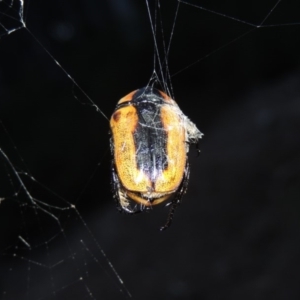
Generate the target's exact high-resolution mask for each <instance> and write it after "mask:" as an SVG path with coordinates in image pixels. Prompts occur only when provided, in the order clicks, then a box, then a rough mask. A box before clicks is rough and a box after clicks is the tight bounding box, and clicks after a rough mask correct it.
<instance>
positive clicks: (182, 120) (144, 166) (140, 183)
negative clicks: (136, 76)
mask: <svg viewBox="0 0 300 300" xmlns="http://www.w3.org/2000/svg"><path fill="white" fill-rule="evenodd" d="M110 129H111V139H110V148H111V153H112V156H113V159H112V190H113V193H114V198H115V199H116V201H117V203H118V208H119V210H121V211H124V212H127V213H130V214H133V213H138V212H142V211H144V210H148V209H150V208H151V207H152V206H153V205H157V204H160V203H162V202H164V201H166V200H168V199H170V198H171V199H172V200H171V202H170V203H169V204H171V209H170V212H169V216H168V219H167V222H166V224H165V225H164V226H162V227H161V230H164V229H166V228H168V227H169V226H170V225H171V222H172V219H173V215H174V212H175V209H176V207H177V206H178V205H179V204H180V203H181V199H182V196H183V195H184V194H185V192H186V190H187V184H188V180H189V163H188V157H187V153H188V152H189V146H190V144H196V145H197V144H198V141H199V139H200V138H201V137H202V135H203V134H202V133H201V132H200V130H199V129H197V127H196V125H195V124H194V123H192V122H191V121H190V120H189V119H188V117H187V116H185V115H184V114H183V112H182V111H181V110H180V108H179V106H178V105H177V103H176V102H175V101H174V100H173V99H172V98H171V97H169V96H168V95H167V94H166V93H164V92H162V91H160V90H158V89H156V88H154V87H152V86H147V87H144V88H141V89H138V90H135V91H133V92H131V93H129V94H128V95H126V96H125V97H123V98H122V99H121V100H120V101H119V102H118V103H117V106H116V108H115V110H114V112H113V114H112V116H111V119H110Z"/></svg>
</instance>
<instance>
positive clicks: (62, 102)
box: [0, 0, 300, 300]
mask: <svg viewBox="0 0 300 300" xmlns="http://www.w3.org/2000/svg"><path fill="white" fill-rule="evenodd" d="M0 12H1V15H0V35H1V41H0V45H1V70H0V78H1V79H2V80H1V91H0V93H1V94H0V97H1V108H0V119H1V128H0V130H1V135H0V137H1V138H0V156H1V172H0V178H1V181H0V182H1V188H0V199H1V201H0V220H1V221H0V222H1V223H0V227H1V237H2V239H1V240H2V241H1V248H0V259H1V281H0V292H1V297H0V298H1V299H5V300H6V299H66V298H67V299H68V298H71V297H73V298H74V299H85V298H86V299H100V298H104V299H119V298H120V299H123V298H130V297H131V294H133V297H136V298H141V297H142V298H143V299H153V298H155V297H159V296H161V295H164V298H174V299H176V298H180V297H181V298H182V297H183V298H185V299H189V298H192V297H195V295H196V296H199V295H202V296H203V295H204V293H205V292H204V291H206V290H205V287H204V286H205V284H207V286H209V284H210V283H211V282H217V285H218V286H220V287H221V288H220V290H222V283H219V281H218V280H216V279H215V278H214V280H209V279H207V280H204V281H203V283H202V284H201V289H200V288H199V287H197V284H196V282H197V281H198V280H199V279H197V278H198V275H199V272H200V269H202V268H203V270H206V271H209V269H210V266H211V265H212V263H208V264H206V263H205V260H200V259H198V258H197V257H198V253H197V251H196V250H195V249H198V250H199V247H198V246H197V247H196V248H195V244H196V245H198V243H199V244H200V240H198V234H199V230H200V231H202V230H204V229H203V228H205V227H206V226H208V225H207V224H208V223H209V221H208V220H207V219H206V218H205V216H204V215H202V219H203V220H206V221H207V223H205V222H204V221H203V222H202V221H199V223H197V222H196V221H195V222H196V223H193V221H191V220H189V217H187V216H188V215H193V214H188V209H191V210H193V209H194V206H193V205H194V204H191V203H195V201H194V202H193V201H192V199H193V197H194V198H195V195H198V193H204V194H205V188H203V189H204V191H203V190H202V191H199V190H197V189H196V188H195V187H196V186H197V185H198V181H197V180H199V179H195V181H194V183H193V181H192V180H191V187H190V189H191V194H190V196H188V195H187V196H186V197H187V198H189V197H190V199H189V200H187V201H185V200H184V205H182V207H180V210H182V213H181V212H178V216H177V215H176V220H175V221H174V222H175V224H174V225H173V227H174V228H172V229H170V232H167V233H166V234H165V235H164V236H163V235H160V234H159V233H158V232H157V229H158V228H159V226H160V225H161V223H162V222H163V220H164V219H163V218H164V217H165V214H166V211H167V210H166V209H164V208H163V209H162V211H159V210H158V211H157V212H156V211H155V212H152V213H149V214H143V215H140V216H136V217H133V218H132V217H130V218H128V217H127V216H123V215H119V214H117V213H116V210H115V207H114V203H113V201H112V196H111V191H110V188H109V181H110V170H109V167H110V162H109V153H108V146H109V145H108V138H109V136H108V130H109V126H108V122H107V118H108V117H107V116H109V114H110V113H111V112H112V111H113V109H114V106H115V104H116V102H117V99H119V98H121V97H122V96H124V95H125V94H126V93H128V92H130V91H132V90H134V89H136V88H138V87H142V86H145V85H146V84H147V83H148V82H149V78H150V77H151V78H152V79H153V78H154V79H155V80H157V81H158V82H160V86H161V87H162V88H163V89H164V90H166V91H168V92H169V93H170V94H171V95H172V96H173V97H175V98H176V100H177V99H180V100H178V103H179V105H180V107H181V108H182V109H183V111H184V112H186V114H187V115H188V116H189V117H190V118H191V119H192V120H195V123H196V124H197V125H198V127H199V128H200V129H201V131H202V130H203V132H204V133H206V132H209V131H210V129H211V128H212V126H213V123H214V122H215V121H217V120H219V119H220V117H221V114H222V112H224V110H225V108H227V107H229V106H231V105H234V104H235V103H237V102H238V101H239V99H240V95H243V94H246V91H248V90H249V89H251V88H252V89H253V86H258V85H260V84H261V83H262V82H271V81H274V80H278V78H280V77H281V76H282V74H290V73H291V72H295V71H296V70H298V69H299V58H298V57H299V55H298V53H299V50H300V49H299V48H300V43H299V42H298V39H297V36H298V35H299V30H300V23H299V22H300V20H299V14H298V12H299V5H298V4H297V2H296V1H284V0H282V1H263V2H262V1H247V2H245V3H240V2H237V1H226V2H222V1H213V3H206V2H205V1H196V0H189V1H171V3H168V4H165V3H163V2H161V3H160V2H156V3H154V2H150V3H148V1H146V2H143V3H140V1H139V3H133V2H130V1H124V2H123V4H120V3H119V2H117V1H107V2H102V3H98V1H88V2H87V3H85V1H80V2H79V3H78V5H75V4H73V3H72V1H58V2H55V1H46V2H43V3H41V2H39V1H31V2H29V1H28V2H26V1H25V2H24V3H23V1H16V0H11V1H0ZM149 20H150V21H149ZM153 37H154V47H153ZM140 53H142V55H140ZM153 53H154V55H153ZM166 56H167V57H168V60H165V57H166ZM152 58H153V59H152ZM153 60H154V63H153ZM153 65H154V66H153ZM236 74H238V76H236ZM151 75H152V76H151ZM85 91H88V93H86V92H85ZM182 99H184V100H182ZM199 99H205V100H203V101H200V100H199ZM220 99H222V101H221V100H220ZM199 102H201V103H199ZM205 129H206V130H205ZM208 136H209V134H208ZM202 156H204V155H202ZM204 160H205V158H204V157H201V162H200V164H199V169H200V168H201V163H203V161H204ZM192 162H194V160H192ZM197 164H198V162H197V163H196V162H195V163H194V164H193V163H192V166H191V168H192V175H191V176H193V167H194V168H195V169H197ZM208 166H209V165H208ZM204 167H205V166H204ZM208 169H209V168H208ZM199 176H200V177H199V178H201V175H199ZM197 200H198V199H197ZM198 201H200V200H198ZM188 206H193V207H192V208H188ZM185 207H186V208H185ZM198 208H199V209H200V210H201V209H202V211H203V212H207V211H210V208H207V207H206V206H205V205H204V204H202V205H201V204H200V206H198ZM200 214H201V213H200ZM203 214H204V213H203ZM184 215H186V217H184ZM218 216H219V215H218ZM197 217H198V216H195V220H197ZM177 222H178V225H176V223H177ZM211 227H212V226H211ZM191 228H196V230H194V231H193V230H191ZM171 230H172V231H171ZM186 232H189V234H186ZM210 236H211V235H210ZM218 238H219V237H218ZM203 240H206V239H205V235H204V234H202V235H201V242H202V241H203ZM208 240H209V238H207V240H206V241H208ZM175 241H176V242H175ZM191 241H192V244H191ZM217 241H219V240H218V239H217ZM185 243H186V244H185ZM216 243H218V242H216ZM184 245H185V246H184ZM200 249H201V247H200ZM199 253H201V251H200V250H199ZM201 255H202V257H203V256H204V257H205V251H204V252H202V254H201ZM201 255H200V256H201ZM189 256H190V258H188V257H189ZM179 257H181V259H182V264H181V265H179V264H177V263H174V261H177V260H178V259H179ZM224 269H226V268H225V267H224ZM190 270H192V271H190ZM220 272H221V273H222V270H219V269H218V271H217V273H218V274H219V273H220ZM224 272H225V271H224ZM225 273H226V272H225ZM211 276H212V277H213V275H211ZM219 276H220V278H221V277H222V276H221V275H219ZM200 277H204V278H205V276H202V275H201V276H200ZM196 279H197V280H196ZM220 281H221V280H220ZM208 291H209V290H208ZM207 293H208V292H207ZM207 295H208V296H207V299H213V297H214V296H216V295H215V294H213V293H212V292H211V293H209V294H207ZM229 299H234V298H232V297H231V298H229Z"/></svg>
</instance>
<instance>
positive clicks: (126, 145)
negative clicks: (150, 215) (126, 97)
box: [110, 106, 151, 192]
mask: <svg viewBox="0 0 300 300" xmlns="http://www.w3.org/2000/svg"><path fill="white" fill-rule="evenodd" d="M118 111H119V112H120V114H121V116H120V118H119V120H118V122H115V120H114V119H113V118H111V120H110V126H111V129H112V134H113V143H114V157H115V164H116V168H117V173H118V175H119V178H120V181H121V183H122V185H123V186H124V188H125V189H126V190H129V191H136V192H147V187H149V186H151V181H150V179H149V178H148V176H147V175H146V174H145V173H144V172H143V171H142V170H139V169H137V168H136V166H137V161H136V155H135V154H136V150H137V149H136V146H135V141H134V136H133V133H134V131H135V129H136V126H137V124H138V115H137V112H136V109H135V108H134V107H133V106H126V107H122V108H120V109H119V110H118Z"/></svg>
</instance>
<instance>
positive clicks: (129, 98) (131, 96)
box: [118, 90, 137, 104]
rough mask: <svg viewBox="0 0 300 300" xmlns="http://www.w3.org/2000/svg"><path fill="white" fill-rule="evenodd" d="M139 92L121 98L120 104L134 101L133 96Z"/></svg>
mask: <svg viewBox="0 0 300 300" xmlns="http://www.w3.org/2000/svg"><path fill="white" fill-rule="evenodd" d="M136 91H137V90H135V91H133V92H131V93H129V94H127V95H126V96H125V97H123V98H121V99H120V101H119V102H118V104H121V103H124V102H129V101H131V100H132V98H133V95H134V94H135V93H136Z"/></svg>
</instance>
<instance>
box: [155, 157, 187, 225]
mask: <svg viewBox="0 0 300 300" xmlns="http://www.w3.org/2000/svg"><path fill="white" fill-rule="evenodd" d="M189 177H190V167H189V163H188V161H187V162H186V166H185V170H184V177H183V179H182V181H181V183H180V186H179V189H178V190H177V192H176V193H175V195H174V198H173V199H172V202H171V208H170V211H169V215H168V218H167V222H166V224H165V225H164V226H162V227H160V231H163V230H166V229H167V228H168V227H170V226H171V224H172V221H173V217H174V214H175V210H176V208H177V207H178V206H179V205H180V204H181V200H182V197H183V195H184V194H185V193H186V190H187V186H188V181H189Z"/></svg>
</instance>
